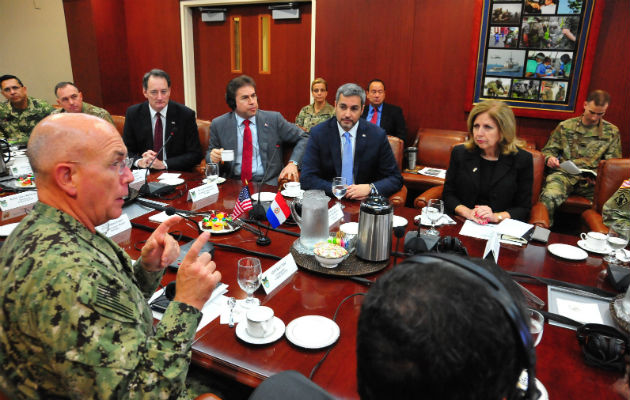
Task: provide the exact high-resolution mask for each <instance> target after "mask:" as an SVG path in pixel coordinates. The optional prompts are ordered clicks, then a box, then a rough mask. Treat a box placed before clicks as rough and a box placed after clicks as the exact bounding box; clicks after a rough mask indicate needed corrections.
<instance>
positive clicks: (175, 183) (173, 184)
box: [159, 178, 185, 186]
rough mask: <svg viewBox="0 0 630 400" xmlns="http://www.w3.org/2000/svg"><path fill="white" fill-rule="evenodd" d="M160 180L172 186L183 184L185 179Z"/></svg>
mask: <svg viewBox="0 0 630 400" xmlns="http://www.w3.org/2000/svg"><path fill="white" fill-rule="evenodd" d="M159 182H160V183H164V184H166V185H170V186H177V185H181V184H182V183H184V182H185V181H184V180H183V179H182V178H168V179H161V180H160V181H159Z"/></svg>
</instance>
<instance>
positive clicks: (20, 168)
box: [10, 162, 33, 176]
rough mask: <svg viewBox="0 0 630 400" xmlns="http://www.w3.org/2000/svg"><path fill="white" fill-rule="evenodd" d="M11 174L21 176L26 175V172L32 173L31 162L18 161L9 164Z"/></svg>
mask: <svg viewBox="0 0 630 400" xmlns="http://www.w3.org/2000/svg"><path fill="white" fill-rule="evenodd" d="M10 171H11V175H13V176H22V175H28V174H32V173H33V168H31V164H29V163H27V162H26V163H20V164H17V165H15V164H14V165H12V166H11V170H10Z"/></svg>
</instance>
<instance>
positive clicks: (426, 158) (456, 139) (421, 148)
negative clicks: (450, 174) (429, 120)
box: [416, 128, 468, 169]
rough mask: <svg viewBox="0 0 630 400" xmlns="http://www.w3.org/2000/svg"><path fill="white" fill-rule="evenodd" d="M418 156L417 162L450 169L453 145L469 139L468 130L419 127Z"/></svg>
mask: <svg viewBox="0 0 630 400" xmlns="http://www.w3.org/2000/svg"><path fill="white" fill-rule="evenodd" d="M417 138H418V157H417V161H416V163H417V164H418V165H424V166H428V167H435V168H441V169H448V163H449V161H450V159H451V149H452V148H453V146H455V145H458V144H462V143H464V142H465V141H466V140H468V132H466V131H454V130H446V129H432V128H421V129H418V134H417Z"/></svg>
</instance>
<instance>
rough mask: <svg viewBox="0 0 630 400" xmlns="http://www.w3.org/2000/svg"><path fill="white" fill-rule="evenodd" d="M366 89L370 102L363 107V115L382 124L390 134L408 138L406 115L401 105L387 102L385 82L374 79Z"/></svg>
mask: <svg viewBox="0 0 630 400" xmlns="http://www.w3.org/2000/svg"><path fill="white" fill-rule="evenodd" d="M366 91H367V99H368V100H369V101H370V104H369V106H368V107H365V108H364V109H363V114H362V115H361V117H362V118H364V119H366V120H368V121H370V122H371V123H373V124H374V125H377V126H380V127H381V128H383V130H385V132H387V134H388V135H390V136H396V137H398V138H400V139H402V140H403V141H404V140H406V139H407V128H406V127H405V117H404V116H403V112H402V109H401V108H400V107H398V106H395V105H393V104H389V103H385V83H384V82H383V81H382V80H380V79H372V80H371V81H370V83H368V87H367V90H366Z"/></svg>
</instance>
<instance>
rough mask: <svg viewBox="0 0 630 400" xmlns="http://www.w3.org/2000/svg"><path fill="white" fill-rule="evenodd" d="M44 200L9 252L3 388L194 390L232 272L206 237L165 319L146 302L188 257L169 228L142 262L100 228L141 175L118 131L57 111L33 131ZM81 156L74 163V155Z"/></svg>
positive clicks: (149, 245)
mask: <svg viewBox="0 0 630 400" xmlns="http://www.w3.org/2000/svg"><path fill="white" fill-rule="evenodd" d="M28 154H29V161H30V163H31V165H32V167H33V171H34V172H35V176H36V179H37V186H38V196H39V202H38V203H37V204H36V205H35V207H34V208H33V211H32V212H31V213H30V214H29V215H28V216H26V217H25V218H24V219H23V220H22V222H21V223H20V225H19V226H18V227H17V228H16V229H15V230H14V232H13V233H12V234H11V235H10V236H9V238H8V239H7V241H6V242H5V243H4V245H3V246H2V248H1V249H0V266H2V270H1V276H0V278H1V279H2V281H3V282H5V284H3V285H0V308H1V309H2V312H0V388H1V390H2V391H4V392H5V393H7V394H8V395H9V397H10V398H16V399H26V398H28V399H48V398H72V399H88V398H92V399H96V398H98V399H105V398H107V399H113V398H130V399H135V398H151V399H158V398H163V399H166V398H169V399H175V398H182V399H183V398H188V396H189V394H187V393H186V388H185V378H186V374H187V371H188V367H189V363H190V358H191V346H192V341H193V338H194V336H195V330H196V328H197V325H198V323H199V320H200V319H201V313H200V311H199V310H200V309H201V307H202V306H203V304H204V303H205V302H206V300H207V299H208V298H209V296H210V293H211V292H212V290H213V289H214V287H215V285H216V283H217V282H218V281H219V280H220V277H221V274H220V273H219V272H218V271H215V267H216V266H215V264H214V262H212V261H210V254H209V253H204V254H202V255H201V256H199V257H197V256H198V253H199V250H200V248H201V247H202V246H203V244H204V243H205V242H206V241H207V240H208V235H207V234H205V233H204V234H202V235H201V236H200V237H199V239H198V240H197V241H196V242H195V243H194V245H193V246H192V247H191V252H189V253H188V254H187V255H186V258H185V259H184V262H183V263H182V265H181V267H180V269H179V271H178V274H177V293H176V295H175V299H174V300H173V301H172V302H171V303H170V305H169V306H168V308H167V309H166V312H165V313H164V317H163V318H162V320H161V322H160V323H158V324H157V326H155V328H154V326H153V318H152V315H151V310H150V309H149V305H148V304H147V302H146V299H147V298H148V296H149V295H150V294H151V293H152V292H153V291H154V290H155V289H156V287H157V285H158V283H159V282H160V279H161V277H162V274H163V272H164V268H165V267H166V266H167V265H168V264H170V263H171V262H173V261H174V260H175V259H176V258H177V256H178V254H179V246H178V245H177V242H176V241H175V240H174V239H173V238H172V237H171V236H170V235H168V230H169V229H170V228H171V227H173V226H174V225H176V224H177V223H178V222H179V221H181V218H180V217H172V218H171V219H169V220H167V221H166V222H164V223H163V224H162V225H160V226H159V227H158V228H157V229H156V230H155V231H154V232H153V234H152V235H151V236H150V237H149V239H148V240H147V242H146V243H145V245H144V247H143V248H142V251H141V257H140V258H139V259H138V261H136V262H135V263H133V264H132V262H131V260H130V258H129V256H128V255H127V254H126V253H125V252H124V251H123V250H122V249H121V248H119V247H118V246H117V245H116V244H115V243H114V242H112V241H111V240H110V239H108V238H107V237H105V236H104V235H102V234H100V233H98V232H97V231H96V230H95V226H97V225H100V224H103V223H105V222H106V221H108V220H110V219H112V218H116V217H118V216H120V214H121V212H122V203H123V200H122V197H123V196H125V195H126V194H127V185H128V184H129V183H130V182H131V181H132V180H133V175H132V173H131V171H130V170H129V168H128V165H129V163H128V161H127V160H128V158H126V154H127V150H126V149H125V146H124V144H123V141H122V138H121V137H120V135H119V134H118V132H117V131H116V129H115V128H114V127H113V126H112V125H110V124H108V123H105V122H103V120H101V119H99V118H97V117H94V116H90V115H85V114H71V113H67V114H61V115H54V116H50V117H48V118H46V119H45V120H43V121H42V122H41V123H40V124H39V125H37V126H36V127H35V129H34V131H33V134H32V136H31V138H30V140H29V146H28ZM67 160H72V161H67Z"/></svg>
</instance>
